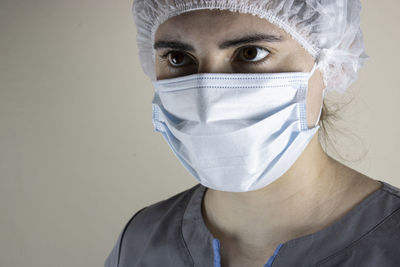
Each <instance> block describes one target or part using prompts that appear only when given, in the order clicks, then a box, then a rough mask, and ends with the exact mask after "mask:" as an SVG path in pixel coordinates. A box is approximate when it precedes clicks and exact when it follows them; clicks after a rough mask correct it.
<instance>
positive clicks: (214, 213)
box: [155, 10, 381, 267]
mask: <svg viewBox="0 0 400 267" xmlns="http://www.w3.org/2000/svg"><path fill="white" fill-rule="evenodd" d="M210 29H212V30H210ZM249 33H259V34H260V33H262V34H265V35H273V36H275V37H279V38H280V39H281V40H280V41H272V42H265V41H262V42H252V43H246V44H241V45H239V46H237V47H229V48H226V49H220V48H219V47H218V46H219V44H220V43H222V42H224V41H226V40H231V39H236V38H238V37H242V36H244V35H248V34H249ZM158 41H178V42H183V43H186V44H189V45H191V46H192V47H193V48H194V49H195V51H183V50H179V49H176V48H162V47H159V48H157V50H156V74H157V79H158V80H160V79H167V78H173V77H177V76H184V75H188V74H193V73H233V72H241V73H249V72H253V73H254V72H262V73H266V72H297V71H302V72H309V71H311V69H312V67H313V65H314V59H313V58H312V56H311V55H310V54H309V53H308V52H307V51H306V50H305V49H303V48H302V47H301V46H300V44H298V43H297V42H296V41H295V40H293V39H292V38H291V37H290V35H288V34H287V33H286V32H285V31H283V30H282V29H280V28H278V27H277V26H275V25H273V24H271V23H269V22H268V21H267V20H264V19H261V18H258V17H256V16H252V15H249V14H240V13H233V12H230V11H221V10H197V11H191V12H187V13H183V14H181V15H178V16H175V17H172V18H170V19H168V20H167V21H165V22H164V23H163V24H161V25H160V26H159V28H158V29H157V32H156V35H155V43H157V42H158ZM255 47H261V48H262V49H261V50H257V49H256V48H255ZM264 49H265V50H264ZM266 50H267V51H269V52H267V53H266V52H265V51H266ZM169 51H174V52H173V53H170V55H169V56H165V54H166V53H168V52H169ZM246 51H247V53H250V55H253V57H251V56H250V57H245V56H244V55H246ZM263 51H264V52H263ZM259 53H260V54H261V55H264V56H261V57H255V56H254V55H255V54H256V55H257V56H258V55H259ZM265 55H266V57H265ZM163 56H164V57H163ZM252 58H256V59H258V58H259V59H260V61H261V60H262V61H263V62H262V63H260V64H257V65H255V64H252V63H251V61H250V60H249V59H252ZM253 61H256V60H253ZM323 88H324V84H323V79H322V75H321V73H320V72H319V71H318V70H316V71H315V73H314V75H313V76H312V77H311V78H310V81H309V90H308V95H307V102H306V105H307V122H308V126H309V127H312V126H313V125H315V123H316V121H317V119H318V115H319V111H320V108H321V100H322V90H323ZM380 187H381V183H380V182H378V181H376V180H374V179H371V178H369V177H366V176H364V175H362V174H360V173H358V172H356V171H355V170H353V169H350V168H348V167H346V166H345V165H343V164H341V163H339V162H337V161H335V160H334V159H332V158H330V157H329V156H328V155H327V154H326V153H325V152H324V151H323V149H322V147H321V144H320V142H319V140H318V135H315V136H314V138H313V139H312V140H311V142H310V143H309V145H308V146H307V148H306V149H305V151H304V152H303V153H302V155H301V156H300V157H299V159H298V160H297V161H296V162H295V164H294V165H292V167H291V168H290V169H289V170H288V171H287V172H286V173H285V174H284V175H283V176H282V177H280V178H279V179H277V180H276V181H275V182H273V183H271V184H269V185H268V186H266V187H264V188H261V189H259V190H255V191H250V192H239V193H237V192H223V191H217V190H213V189H207V190H206V193H205V196H204V199H203V203H202V213H203V217H204V221H205V223H206V225H207V227H208V229H209V230H210V232H211V233H212V234H213V236H214V237H215V238H218V239H219V240H220V242H221V264H222V266H232V267H236V266H249V267H251V266H255V267H260V266H264V264H265V263H266V262H267V260H268V259H269V257H270V256H272V254H273V252H274V250H275V248H276V247H277V246H278V245H279V244H280V243H284V242H286V241H288V240H291V239H294V238H298V237H301V236H304V235H306V234H310V233H314V232H317V231H319V230H321V229H323V228H325V227H327V226H329V225H330V224H332V223H334V222H335V221H336V220H338V219H339V218H341V217H342V216H343V215H344V214H345V213H347V212H348V211H349V210H350V209H351V208H353V207H354V206H355V205H357V204H358V203H359V202H361V201H362V200H363V199H364V198H365V197H366V196H368V195H369V194H371V193H372V192H374V191H376V190H377V189H378V188H380Z"/></svg>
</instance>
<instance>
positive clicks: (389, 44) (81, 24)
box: [0, 0, 400, 267]
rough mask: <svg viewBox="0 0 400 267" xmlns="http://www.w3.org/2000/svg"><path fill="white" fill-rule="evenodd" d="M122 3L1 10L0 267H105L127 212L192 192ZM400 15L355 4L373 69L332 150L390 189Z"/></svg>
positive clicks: (397, 130)
mask: <svg viewBox="0 0 400 267" xmlns="http://www.w3.org/2000/svg"><path fill="white" fill-rule="evenodd" d="M131 2H132V0H130V1H129V0H124V1H121V0H113V1H104V0H80V1H64V0H63V1H61V0H36V1H20V0H0V266H1V267H21V266H30V267H50V266H51V267H54V266H74V267H80V266H82V267H83V266H85V267H88V266H102V265H103V262H104V260H105V258H106V257H107V256H108V254H109V252H110V251H111V249H112V247H113V246H114V244H115V241H116V239H117V236H118V234H119V233H120V232H121V231H122V229H123V227H124V226H125V224H126V222H127V221H128V220H129V219H130V218H131V216H132V215H133V214H134V213H135V212H136V211H138V210H139V209H140V208H142V207H144V206H146V205H150V204H152V203H154V202H157V201H159V200H162V199H165V198H168V197H170V196H172V195H175V194H176V193H178V192H181V191H183V190H185V189H188V188H189V187H191V186H193V185H195V184H196V181H195V180H194V178H192V177H191V176H190V175H189V173H188V172H187V171H186V170H185V169H184V168H183V167H182V166H181V164H180V163H179V161H178V160H177V159H176V158H175V156H174V155H173V154H172V151H171V150H170V148H169V147H168V146H167V144H166V143H165V141H164V140H163V139H162V137H161V135H159V134H158V133H156V132H153V127H152V123H151V99H152V96H153V88H152V85H151V82H150V80H149V79H148V78H147V77H146V76H145V75H144V74H143V73H142V71H141V69H140V65H139V61H138V56H137V49H136V43H135V31H136V29H135V26H134V23H133V19H132V16H131V4H132V3H131ZM399 8H400V3H399V2H398V1H395V0H380V1H363V10H362V29H363V32H364V36H365V44H366V50H367V53H368V54H369V56H370V57H371V58H370V60H369V61H368V62H367V64H366V65H365V67H364V68H363V69H362V70H361V72H360V73H359V79H358V81H357V82H356V83H355V84H354V85H353V86H352V87H351V90H349V91H352V95H353V96H355V97H354V100H353V101H352V103H350V104H349V105H348V106H347V108H346V110H345V111H344V112H342V113H341V114H342V117H343V118H342V121H340V122H338V123H337V127H338V128H339V127H340V128H341V129H345V131H346V132H345V134H346V133H347V135H348V136H353V138H352V139H350V141H349V139H348V138H343V136H342V135H341V136H342V137H339V138H337V143H336V147H337V148H338V149H339V150H341V151H342V152H341V153H342V155H344V156H346V157H350V158H351V157H354V155H355V156H357V155H358V154H360V153H361V152H362V153H363V152H368V153H367V154H366V156H364V157H363V158H362V160H361V161H359V162H347V163H346V164H348V165H351V166H353V167H354V168H356V169H357V170H359V171H361V172H363V173H365V174H367V175H369V176H371V177H373V178H375V179H379V180H383V181H386V182H389V183H391V184H393V185H395V186H400V177H399V175H398V166H399V160H398V151H399V149H400V141H399V136H400V126H399V119H398V116H399V114H400V105H399V99H400V86H399V80H398V79H399V78H400V72H399V65H398V64H399V62H400V51H399V47H400V38H399V31H398V25H400V16H399V15H398V10H399ZM344 97H345V98H346V97H347V96H346V95H345V96H344ZM335 126H336V125H335ZM360 140H361V141H362V143H360V142H359V141H360ZM362 153H361V154H362Z"/></svg>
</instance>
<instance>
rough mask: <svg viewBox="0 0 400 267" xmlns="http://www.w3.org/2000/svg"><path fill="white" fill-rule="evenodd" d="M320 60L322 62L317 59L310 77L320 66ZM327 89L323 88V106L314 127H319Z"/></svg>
mask: <svg viewBox="0 0 400 267" xmlns="http://www.w3.org/2000/svg"><path fill="white" fill-rule="evenodd" d="M319 62H320V61H317V62H315V63H314V67H313V68H312V70H311V72H310V77H309V78H311V76H312V75H313V74H314V72H315V70H316V69H317V68H318V65H319ZM325 91H326V90H325V87H324V89H323V90H322V97H321V108H320V109H319V113H318V119H317V121H316V122H315V125H314V127H317V126H318V123H319V121H320V120H321V114H322V107H323V106H324V98H325Z"/></svg>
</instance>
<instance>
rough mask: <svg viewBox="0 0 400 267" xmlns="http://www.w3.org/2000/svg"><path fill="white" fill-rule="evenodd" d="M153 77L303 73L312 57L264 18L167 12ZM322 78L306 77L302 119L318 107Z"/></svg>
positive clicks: (227, 13) (313, 116) (311, 121)
mask: <svg viewBox="0 0 400 267" xmlns="http://www.w3.org/2000/svg"><path fill="white" fill-rule="evenodd" d="M154 48H155V49H156V76H157V80H161V79H167V78H173V77H178V76H184V75H189V74H194V73H256V72H262V73H268V72H309V71H311V69H312V67H313V65H314V59H313V58H312V56H311V55H310V54H309V53H308V52H307V51H306V50H305V49H304V48H303V47H302V46H301V45H300V44H299V43H297V41H295V40H294V39H292V38H291V37H290V35H288V34H287V33H286V32H285V31H284V30H282V29H280V28H278V27H277V26H275V25H273V24H271V23H269V22H268V21H267V20H265V19H261V18H259V17H256V16H253V15H250V14H242V13H234V12H230V11H226V10H224V11H221V10H196V11H190V12H186V13H183V14H181V15H178V16H175V17H172V18H170V19H168V20H167V21H165V22H164V23H163V24H161V25H160V26H159V28H158V29H157V31H156V34H155V42H154ZM322 89H323V80H322V76H321V73H320V72H319V71H316V72H315V73H314V75H313V76H312V77H311V79H310V81H309V89H308V95H307V103H306V105H307V122H308V125H309V127H312V126H313V125H314V124H315V122H316V120H317V117H318V114H319V110H320V107H321V98H322Z"/></svg>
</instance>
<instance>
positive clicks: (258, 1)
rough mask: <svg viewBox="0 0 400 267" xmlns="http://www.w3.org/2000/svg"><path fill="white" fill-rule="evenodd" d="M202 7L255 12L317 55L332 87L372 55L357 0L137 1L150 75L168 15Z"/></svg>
mask: <svg viewBox="0 0 400 267" xmlns="http://www.w3.org/2000/svg"><path fill="white" fill-rule="evenodd" d="M199 9H219V10H229V11H232V12H239V13H245V14H252V15H255V16H258V17H260V18H263V19H266V20H268V21H269V22H270V23H272V24H274V25H276V26H278V27H280V28H281V29H283V30H284V31H286V32H287V33H288V34H289V35H290V36H291V37H292V38H293V39H294V40H296V41H297V42H298V43H299V44H300V45H301V46H303V47H304V48H305V49H306V50H307V51H308V52H309V53H310V54H311V56H312V57H313V58H314V59H315V60H316V62H317V64H318V65H317V66H318V69H319V70H320V71H321V73H322V75H323V78H324V83H325V88H326V90H329V91H338V92H344V91H345V89H346V88H348V87H349V86H350V84H351V83H353V82H354V81H355V80H356V79H357V73H358V70H359V69H360V68H361V66H362V65H363V63H364V62H365V60H366V59H367V58H368V56H367V55H366V54H365V52H364V50H365V49H364V41H363V35H362V32H361V29H360V11H361V3H360V1H359V0H134V3H133V6H132V13H133V18H134V21H135V24H136V27H137V35H136V40H137V45H138V51H139V58H140V63H141V67H142V70H143V71H144V73H145V74H146V75H147V76H149V77H150V79H151V80H156V73H155V50H154V48H153V44H154V38H155V32H156V31H157V28H158V27H159V26H160V24H162V23H163V22H165V21H166V20H167V19H168V18H171V17H173V16H177V15H179V14H181V13H184V12H188V11H193V10H199Z"/></svg>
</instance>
